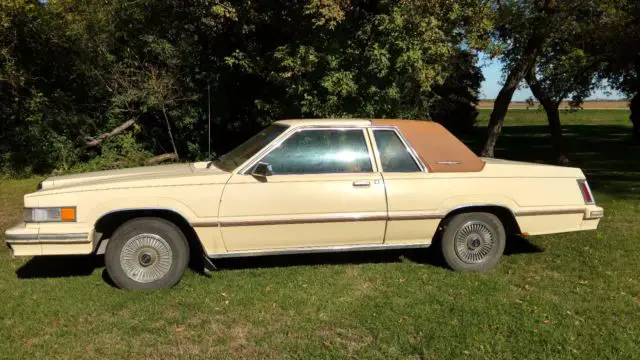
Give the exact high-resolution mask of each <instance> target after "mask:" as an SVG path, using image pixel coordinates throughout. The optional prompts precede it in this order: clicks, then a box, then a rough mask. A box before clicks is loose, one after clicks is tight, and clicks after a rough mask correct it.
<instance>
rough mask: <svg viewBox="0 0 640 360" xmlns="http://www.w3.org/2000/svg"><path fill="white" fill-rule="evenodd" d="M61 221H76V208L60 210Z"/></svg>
mask: <svg viewBox="0 0 640 360" xmlns="http://www.w3.org/2000/svg"><path fill="white" fill-rule="evenodd" d="M60 221H76V208H62V209H60Z"/></svg>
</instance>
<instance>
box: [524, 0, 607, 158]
mask: <svg viewBox="0 0 640 360" xmlns="http://www.w3.org/2000/svg"><path fill="white" fill-rule="evenodd" d="M601 5H602V3H601V2H598V1H592V2H586V3H583V4H582V6H580V7H578V8H576V10H575V11H572V12H566V13H565V15H563V16H562V20H561V21H558V22H557V23H556V24H555V26H554V28H555V31H553V32H552V33H550V34H549V39H548V41H547V43H546V45H545V47H544V49H545V51H544V52H542V53H541V54H540V55H539V57H538V60H537V61H536V63H535V66H534V67H532V68H530V69H529V71H528V72H527V73H526V75H525V80H526V83H527V85H528V86H529V88H530V89H531V91H532V93H533V95H534V96H535V97H536V99H537V100H538V102H539V103H540V105H541V106H542V108H543V109H544V111H545V113H546V115H547V120H548V122H549V131H550V133H551V140H552V145H553V148H554V151H555V153H556V158H557V161H558V162H559V163H560V164H568V163H569V159H568V157H567V154H566V151H565V149H564V145H563V139H562V126H561V123H560V111H559V107H560V104H561V103H562V102H563V101H564V100H567V99H571V105H572V107H579V106H580V105H581V104H582V102H583V101H584V99H585V98H586V97H588V96H589V94H590V93H591V92H592V91H593V89H594V88H595V87H596V86H597V85H598V82H597V80H596V78H597V75H598V74H599V72H600V70H601V68H602V63H603V61H604V59H603V55H602V54H597V53H590V52H589V48H590V46H591V45H590V44H592V43H593V42H594V41H595V40H596V38H597V36H598V33H599V31H600V28H601V25H602V19H603V14H602V10H603V9H604V8H603V7H601Z"/></svg>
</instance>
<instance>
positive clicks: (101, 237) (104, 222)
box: [93, 208, 204, 259]
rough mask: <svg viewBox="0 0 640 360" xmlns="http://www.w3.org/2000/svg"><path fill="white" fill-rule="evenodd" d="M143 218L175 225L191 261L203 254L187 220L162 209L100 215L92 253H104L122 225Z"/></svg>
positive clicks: (95, 230) (123, 211)
mask: <svg viewBox="0 0 640 360" xmlns="http://www.w3.org/2000/svg"><path fill="white" fill-rule="evenodd" d="M143 217H152V218H159V219H163V220H166V221H169V222H171V223H172V224H174V225H176V226H177V227H178V229H180V231H182V233H183V234H184V236H185V238H186V239H187V242H188V243H189V248H190V250H191V254H192V256H191V258H192V259H194V258H198V257H197V256H193V255H196V254H204V249H203V247H202V243H201V242H200V238H199V237H198V234H197V233H196V231H195V229H194V228H193V227H192V226H191V224H190V223H189V221H188V220H187V218H186V217H185V216H183V215H182V214H181V213H179V212H178V211H176V210H173V209H164V208H140V209H122V210H114V211H109V212H106V213H104V214H102V215H101V216H100V217H99V218H98V220H96V222H95V224H94V244H93V246H94V253H95V254H103V253H104V251H105V249H106V245H107V243H108V240H109V238H110V237H111V235H112V234H113V232H114V231H115V230H116V229H117V228H118V227H120V226H121V225H122V224H124V223H126V222H128V221H130V220H133V219H137V218H143Z"/></svg>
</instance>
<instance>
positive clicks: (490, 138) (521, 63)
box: [482, 0, 557, 157]
mask: <svg viewBox="0 0 640 360" xmlns="http://www.w3.org/2000/svg"><path fill="white" fill-rule="evenodd" d="M556 7H557V4H556V1H555V0H544V1H543V2H542V3H540V4H539V5H538V11H539V12H540V13H544V14H545V15H547V16H550V15H552V14H553V13H554V12H555V9H556ZM549 30H550V29H549V26H548V19H547V18H545V19H544V20H543V21H541V22H540V23H539V24H535V29H534V31H533V34H532V35H531V37H530V38H529V39H528V40H527V43H526V46H525V47H524V51H523V52H522V56H521V57H520V59H519V60H518V63H516V64H515V65H514V66H513V68H512V69H511V71H510V72H509V75H508V76H507V81H506V82H505V84H504V86H503V87H502V89H501V90H500V93H498V97H497V98H496V101H495V102H494V103H493V111H492V112H491V117H490V118H489V126H488V129H487V140H486V141H485V143H484V147H483V149H482V156H487V157H493V156H494V150H495V146H496V142H497V141H498V137H499V136H500V133H501V132H502V126H503V124H504V118H505V116H506V115H507V110H509V104H510V103H511V99H512V98H513V93H514V92H515V91H516V89H517V88H518V84H520V82H521V81H522V80H523V79H524V77H525V75H526V74H527V72H528V71H529V69H531V68H532V67H533V66H534V64H535V63H536V61H537V60H538V54H539V53H540V51H541V50H542V47H543V46H544V42H545V40H546V38H547V33H548V31H549Z"/></svg>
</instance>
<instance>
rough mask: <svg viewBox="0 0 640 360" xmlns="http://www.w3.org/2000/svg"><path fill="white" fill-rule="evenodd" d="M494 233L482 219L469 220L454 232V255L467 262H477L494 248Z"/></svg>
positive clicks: (481, 260)
mask: <svg viewBox="0 0 640 360" xmlns="http://www.w3.org/2000/svg"><path fill="white" fill-rule="evenodd" d="M495 238H496V236H495V234H494V232H493V230H492V229H491V227H490V226H489V225H487V224H486V223H484V222H482V221H469V222H467V223H465V224H464V225H462V226H461V227H460V229H458V231H457V232H456V234H455V237H454V244H455V250H456V255H458V257H459V258H460V260H462V261H464V262H466V263H468V264H478V263H481V262H483V261H485V260H486V259H487V256H488V255H489V253H490V252H491V250H492V249H493V248H494V245H495Z"/></svg>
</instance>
